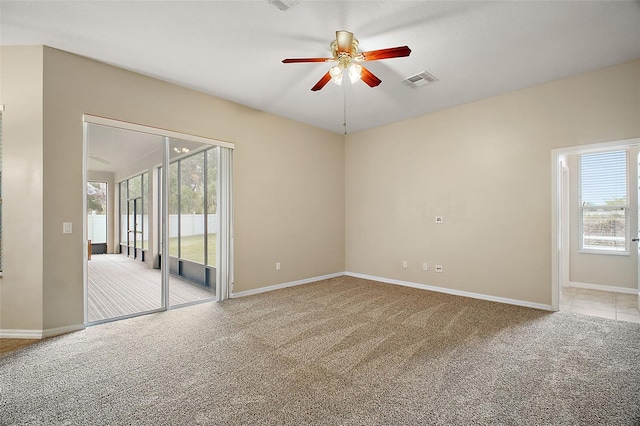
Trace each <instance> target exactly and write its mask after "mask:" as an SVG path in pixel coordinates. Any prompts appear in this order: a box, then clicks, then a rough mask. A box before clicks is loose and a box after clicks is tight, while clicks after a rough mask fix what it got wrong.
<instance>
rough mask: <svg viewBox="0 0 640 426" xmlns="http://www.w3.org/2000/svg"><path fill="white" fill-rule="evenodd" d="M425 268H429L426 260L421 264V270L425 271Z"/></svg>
mask: <svg viewBox="0 0 640 426" xmlns="http://www.w3.org/2000/svg"><path fill="white" fill-rule="evenodd" d="M427 269H429V265H427V262H425V263H423V264H422V270H423V271H426V270H427Z"/></svg>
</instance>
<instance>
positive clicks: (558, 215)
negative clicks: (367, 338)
mask: <svg viewBox="0 0 640 426" xmlns="http://www.w3.org/2000/svg"><path fill="white" fill-rule="evenodd" d="M639 145H640V139H630V140H622V141H613V142H606V143H600V144H592V145H583V146H576V147H569V148H561V149H556V150H553V151H552V306H553V308H554V310H563V311H570V312H574V313H579V314H584V315H591V316H601V317H606V318H610V319H618V320H626V321H633V322H640V311H639V310H638V301H639V293H638V244H637V241H638V239H637V238H638V189H639V184H640V181H639V180H638V153H639V149H640V148H639Z"/></svg>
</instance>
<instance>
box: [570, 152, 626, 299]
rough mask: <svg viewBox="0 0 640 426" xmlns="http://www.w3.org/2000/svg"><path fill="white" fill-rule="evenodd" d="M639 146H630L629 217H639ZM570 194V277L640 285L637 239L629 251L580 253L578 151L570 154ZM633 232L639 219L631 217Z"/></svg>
mask: <svg viewBox="0 0 640 426" xmlns="http://www.w3.org/2000/svg"><path fill="white" fill-rule="evenodd" d="M637 158H638V147H632V148H630V149H629V178H630V186H629V189H630V190H629V206H630V209H629V217H630V218H637V217H638V192H637V191H636V190H634V187H635V186H636V185H635V182H636V179H635V178H634V176H638V164H637V163H638V162H637V161H636V160H637ZM567 159H568V165H569V176H570V178H569V186H570V188H569V194H570V204H569V205H570V215H569V217H570V221H571V222H570V227H569V230H570V242H569V245H570V247H571V252H570V253H571V255H570V260H569V281H571V282H576V283H581V284H595V285H603V286H612V287H624V288H634V289H635V288H638V253H637V250H636V249H637V246H636V243H630V253H629V254H628V255H603V254H594V253H580V250H579V232H580V223H579V222H580V221H579V215H580V210H579V189H578V155H577V154H573V155H569V156H568V158H567ZM628 225H629V228H630V229H629V235H630V236H631V237H634V236H635V235H637V233H638V223H637V220H633V219H632V220H630V221H629V224H628Z"/></svg>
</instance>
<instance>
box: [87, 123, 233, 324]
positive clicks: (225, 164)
mask: <svg viewBox="0 0 640 426" xmlns="http://www.w3.org/2000/svg"><path fill="white" fill-rule="evenodd" d="M84 121H85V152H86V153H87V156H86V163H85V164H86V167H85V182H86V185H87V188H88V190H87V197H86V213H87V215H86V216H85V217H86V222H85V227H84V229H85V235H86V237H87V239H88V238H89V236H91V237H92V238H97V239H101V240H105V241H104V243H102V244H103V245H104V250H103V251H100V253H98V250H97V248H96V249H95V250H94V249H93V246H94V242H93V240H92V241H91V242H90V243H89V244H88V249H87V251H88V253H86V254H87V256H85V259H87V260H86V262H85V323H87V324H89V325H91V324H97V323H102V322H107V321H113V320H116V319H122V318H129V317H132V316H137V315H141V314H145V313H151V312H158V311H162V310H166V309H170V308H173V307H178V306H184V305H190V304H194V303H202V302H207V301H214V300H223V299H226V298H227V297H228V294H229V286H230V284H231V282H232V268H231V261H232V260H231V259H232V250H233V247H232V244H231V241H232V235H231V233H232V222H231V208H232V205H231V199H232V198H231V194H230V193H231V162H232V149H233V144H230V143H226V142H221V141H216V140H213V139H207V138H202V137H198V136H192V135H187V134H182V133H176V132H171V131H167V130H162V129H156V128H150V127H146V126H140V125H136V124H131V123H124V122H118V121H114V120H109V119H105V118H101V117H95V116H88V115H85V116H84ZM178 147H179V149H178ZM200 160H202V161H200ZM174 164H175V165H176V166H174ZM181 166H182V167H183V168H184V170H185V171H184V179H183V180H182V181H181V182H173V181H172V180H171V176H169V175H170V174H166V175H165V174H163V172H162V171H163V170H167V168H169V170H171V169H172V167H178V168H180V167H181ZM98 182H99V183H100V184H98ZM219 183H222V185H218V184H219ZM181 194H182V196H183V197H184V200H182V202H181ZM114 200H117V201H115V202H114ZM221 200H223V201H222V202H221ZM174 201H177V204H176V203H175V202H174ZM98 204H100V209H99V208H98ZM174 204H176V205H177V206H178V208H180V206H183V205H184V206H185V207H184V209H182V210H179V211H178V212H177V213H176V214H172V212H170V208H171V207H170V206H173V205H174ZM101 213H103V214H101ZM101 221H102V222H105V226H104V227H102V226H101V225H99V224H100V223H102V222H101ZM189 225H190V226H189ZM95 229H100V230H102V231H101V232H102V234H99V235H98V231H96V230H95ZM96 241H97V240H96ZM165 242H166V243H165ZM183 242H184V247H182V244H183ZM96 244H98V243H97V242H96ZM176 245H178V251H177V256H172V254H173V253H172V252H173V249H172V247H174V246H176ZM96 247H97V246H96ZM94 252H95V255H94ZM91 255H92V256H91ZM183 256H184V258H183ZM194 256H195V258H194ZM174 264H175V265H176V267H173V265H174Z"/></svg>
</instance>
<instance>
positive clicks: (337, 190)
mask: <svg viewBox="0 0 640 426" xmlns="http://www.w3.org/2000/svg"><path fill="white" fill-rule="evenodd" d="M1 52H2V72H3V80H2V83H3V92H2V100H1V101H0V103H4V104H6V107H7V113H6V115H5V116H3V124H4V126H5V131H6V134H5V140H4V147H5V154H4V155H5V164H9V165H12V166H9V167H6V168H5V172H4V176H5V178H4V181H5V182H10V183H11V184H10V187H9V185H6V187H7V189H8V191H7V195H8V196H7V198H6V202H5V205H4V208H3V213H4V212H11V211H14V213H7V216H6V217H7V218H8V219H9V220H7V221H5V222H4V228H5V229H8V228H14V229H15V231H12V232H7V234H8V235H7V236H8V238H7V239H8V241H7V240H5V241H6V245H5V246H6V247H9V244H11V243H12V242H17V244H18V245H17V246H15V248H14V247H13V246H11V247H12V249H11V250H7V253H8V256H7V257H6V258H5V262H4V270H5V276H4V278H3V279H2V283H1V285H2V295H3V300H2V318H3V323H2V325H1V326H0V328H2V329H23V330H28V329H45V330H51V329H58V328H64V327H68V326H72V325H77V324H81V323H82V322H83V300H82V299H83V282H82V268H83V267H82V262H83V261H84V260H83V255H82V253H83V252H82V251H83V246H84V241H83V236H82V231H81V230H82V220H83V215H84V212H83V209H82V198H83V197H84V192H85V190H84V188H83V185H82V173H83V170H82V156H83V151H82V138H83V136H82V134H83V132H82V114H83V113H88V114H92V115H98V116H104V117H109V118H113V119H116V120H124V121H130V122H134V123H139V124H143V125H147V126H153V127H161V128H165V129H171V130H174V131H178V132H184V133H190V134H195V135H200V136H205V137H209V138H213V139H219V140H224V141H230V142H233V143H235V145H236V150H235V152H234V197H235V199H234V201H235V205H234V210H235V216H234V219H235V286H234V291H236V292H238V291H243V290H249V289H255V288H259V287H264V286H269V285H274V284H280V283H285V282H289V281H295V280H300V279H305V278H310V277H314V276H319V275H325V274H331V273H337V272H341V271H344V138H343V136H342V135H336V134H332V133H330V132H327V131H324V130H320V129H317V128H313V127H310V126H308V125H304V124H300V123H295V122H292V121H290V120H286V119H283V118H279V117H276V116H273V115H270V114H266V113H263V112H260V111H257V110H253V109H250V108H247V107H244V106H241V105H238V104H234V103H231V102H227V101H224V100H221V99H218V98H215V97H212V96H207V95H204V94H201V93H198V92H195V91H192V90H188V89H185V88H182V87H179V86H175V85H172V84H168V83H164V82H161V81H158V80H155V79H152V78H148V77H144V76H141V75H138V74H135V73H132V72H128V71H125V70H122V69H119V68H116V67H112V66H108V65H105V64H102V63H98V62H95V61H92V60H89V59H87V58H83V57H79V56H76V55H72V54H68V53H65V52H62V51H59V50H55V49H51V48H47V47H45V48H44V49H43V48H41V47H40V48H24V47H3V48H2V51H1ZM25 56H26V57H25ZM13 70H15V73H14V74H11V71H13ZM29 76H31V77H30V79H29V78H28V77H29ZM9 86H10V87H11V88H12V91H11V93H9V92H10V91H9V90H6V89H7V87H9ZM42 87H43V88H42ZM5 91H6V96H5ZM22 94H30V95H32V98H31V99H18V97H19V96H20V95H22ZM18 104H20V105H19V106H20V108H18ZM39 104H40V105H41V107H38V105H39ZM42 104H43V106H42ZM21 108H22V109H26V111H24V112H23V111H21ZM34 109H35V110H38V109H40V110H41V112H42V113H41V115H40V116H38V114H37V111H33V110H34ZM9 111H15V113H9ZM42 118H43V119H42ZM40 123H43V124H42V128H41V127H40ZM38 129H40V130H38ZM32 134H33V136H32ZM27 137H29V138H30V139H33V141H31V140H29V141H28V142H29V144H33V145H34V149H33V152H32V153H31V152H24V146H23V145H24V141H25V139H26V138H27ZM28 146H29V145H28ZM43 159H44V161H43ZM14 161H18V162H20V161H22V162H23V164H22V165H21V167H18V166H19V164H18V163H14ZM43 163H44V165H43ZM29 170H32V171H33V176H28V177H25V176H24V175H23V174H24V173H25V171H29ZM25 178H27V180H25ZM31 181H33V184H32V185H31V186H30V185H29V183H30V182H31ZM25 192H26V193H25ZM11 194H21V195H20V196H18V195H11ZM17 206H19V208H20V212H19V213H18V212H15V209H16V208H17ZM9 221H11V222H9ZM65 221H67V222H72V223H73V226H74V232H73V234H71V235H68V234H67V235H63V234H62V222H65ZM8 223H9V224H10V226H7V224H8ZM39 224H42V227H40V226H39ZM23 229H33V231H32V232H33V233H34V235H33V236H32V238H29V239H23V240H21V241H18V240H20V238H19V237H18V230H23ZM39 247H42V249H41V250H40V249H39ZM9 253H11V254H9ZM275 262H281V263H282V270H281V271H279V272H276V271H275ZM25 289H29V290H28V292H29V293H28V292H26V291H25ZM30 292H32V293H34V294H33V297H31V293H30ZM19 300H21V304H22V305H23V309H18V308H17V307H16V308H15V309H14V308H13V307H12V304H15V303H16V302H17V301H19ZM24 307H28V309H24ZM25 312H26V313H25Z"/></svg>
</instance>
